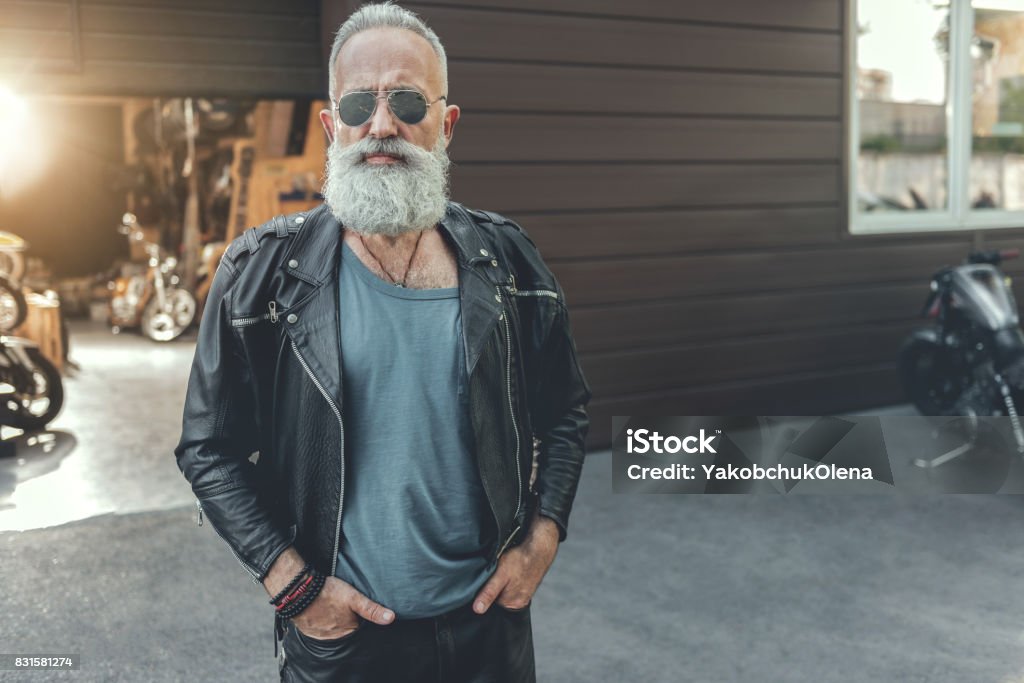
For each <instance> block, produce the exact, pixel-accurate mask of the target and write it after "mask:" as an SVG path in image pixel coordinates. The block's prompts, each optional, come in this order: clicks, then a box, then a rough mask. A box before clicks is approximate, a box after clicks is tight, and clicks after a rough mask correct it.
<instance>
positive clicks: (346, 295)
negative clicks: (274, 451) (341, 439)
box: [335, 243, 494, 618]
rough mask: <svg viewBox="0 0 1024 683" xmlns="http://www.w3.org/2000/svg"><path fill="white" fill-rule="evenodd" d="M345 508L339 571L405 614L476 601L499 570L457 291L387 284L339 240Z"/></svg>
mask: <svg viewBox="0 0 1024 683" xmlns="http://www.w3.org/2000/svg"><path fill="white" fill-rule="evenodd" d="M339 273H340V275H339V288H340V290H339V293H340V299H339V305H340V308H341V310H340V317H341V359H342V379H343V382H342V384H343V387H344V396H343V399H344V403H343V406H342V410H343V416H344V420H345V459H346V460H345V461H346V469H345V501H344V509H343V514H342V522H341V524H342V530H341V544H340V546H339V550H338V565H337V569H336V571H335V574H336V575H337V576H338V577H339V578H341V579H343V580H344V581H347V582H349V583H351V584H352V585H353V586H355V587H356V588H357V589H358V590H359V591H360V592H362V593H364V594H365V595H367V596H369V597H370V598H371V599H373V600H375V601H377V602H379V603H380V604H382V605H384V606H385V607H388V608H390V609H392V610H394V612H395V614H396V615H398V616H399V617H400V618H402V617H404V618H419V617H430V616H436V615H438V614H441V613H444V612H447V611H449V610H451V609H454V608H456V607H459V606H461V605H464V604H466V603H468V602H469V601H471V600H472V599H473V597H474V596H475V595H476V593H477V591H478V590H479V589H480V588H481V587H482V586H483V584H484V583H485V582H486V581H487V579H488V578H489V577H490V575H491V573H492V572H493V570H494V565H492V564H491V563H490V562H489V558H488V557H487V549H488V547H489V545H490V541H491V539H489V538H487V534H489V533H491V530H492V528H493V526H494V524H493V520H492V518H491V511H490V507H489V506H488V504H487V498H486V496H485V494H484V490H483V487H482V485H481V483H480V474H479V469H478V467H477V464H476V458H475V454H474V452H473V431H472V425H471V423H470V413H469V403H468V387H467V385H468V378H467V377H466V367H465V365H466V364H465V354H464V351H463V340H462V322H461V310H460V306H459V290H458V288H457V287H448V288H440V289H407V288H401V287H396V286H395V285H393V284H390V283H388V282H384V281H383V280H381V279H380V278H379V277H377V276H376V275H375V274H374V273H373V272H371V271H370V270H369V269H368V268H367V267H366V266H365V265H363V263H362V262H361V261H360V260H359V257H357V256H356V255H355V253H354V252H352V251H351V250H350V249H349V247H348V245H346V244H344V243H342V263H341V268H340V269H339Z"/></svg>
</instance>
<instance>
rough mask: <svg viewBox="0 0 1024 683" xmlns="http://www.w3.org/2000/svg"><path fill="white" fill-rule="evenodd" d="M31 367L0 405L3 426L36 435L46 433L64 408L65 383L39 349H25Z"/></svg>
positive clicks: (0, 421) (0, 419)
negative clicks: (47, 427)
mask: <svg viewBox="0 0 1024 683" xmlns="http://www.w3.org/2000/svg"><path fill="white" fill-rule="evenodd" d="M25 352H26V353H27V355H28V357H29V360H30V361H31V362H32V367H30V368H25V371H24V373H23V375H21V376H20V378H19V379H14V380H13V381H15V382H17V383H18V385H17V386H14V390H13V391H12V392H11V393H10V394H7V395H5V396H4V397H3V400H2V403H0V423H2V424H6V425H9V426H11V427H16V428H18V429H22V430H24V431H26V432H36V431H40V430H43V429H46V425H48V424H50V423H51V422H53V420H54V418H56V417H57V414H58V413H60V409H61V408H62V407H64V383H63V381H62V380H61V377H60V373H59V372H58V371H57V368H56V367H55V366H54V365H53V363H51V362H50V361H49V360H47V358H46V356H44V355H43V354H42V352H41V351H40V350H39V349H32V348H29V349H25Z"/></svg>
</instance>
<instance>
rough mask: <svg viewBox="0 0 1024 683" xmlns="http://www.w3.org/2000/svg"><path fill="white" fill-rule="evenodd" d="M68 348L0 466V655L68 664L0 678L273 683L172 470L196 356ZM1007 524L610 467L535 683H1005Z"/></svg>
mask: <svg viewBox="0 0 1024 683" xmlns="http://www.w3.org/2000/svg"><path fill="white" fill-rule="evenodd" d="M72 349H73V352H72V355H73V357H74V358H75V360H77V361H78V363H80V364H81V366H82V370H81V372H80V373H79V374H78V375H77V376H76V377H74V378H69V379H68V381H67V394H68V402H67V404H66V407H65V409H64V412H63V413H62V414H61V416H60V417H59V418H58V420H57V421H56V422H55V423H54V425H53V432H52V433H53V434H54V438H52V439H50V440H43V441H40V440H38V439H37V440H35V441H34V442H33V443H32V444H29V443H27V441H24V440H23V443H22V444H21V448H20V451H19V454H18V456H17V457H15V458H8V459H3V460H0V529H8V530H11V529H26V531H24V532H18V531H7V532H2V533H0V548H2V550H0V558H2V560H0V586H3V590H2V592H0V614H3V615H4V618H3V619H2V620H0V643H2V644H3V645H2V646H0V650H2V651H3V652H9V653H15V652H21V653H27V652H36V653H41V652H48V653H51V654H56V653H78V654H81V655H82V658H83V664H82V668H81V670H79V671H76V672H63V673H62V674H58V675H50V674H15V673H13V672H4V671H0V681H7V680H12V681H13V680H63V679H65V678H66V679H68V680H77V681H255V680H267V681H269V680H276V667H275V662H274V660H273V657H272V654H273V643H272V640H271V622H272V616H271V614H270V613H269V607H268V606H267V605H266V602H265V595H264V593H263V590H262V588H261V587H259V586H256V585H254V584H253V583H252V582H251V580H250V579H249V578H248V576H247V575H246V574H245V573H244V572H243V570H242V569H241V568H239V566H238V565H237V563H236V562H235V560H234V559H233V558H232V557H231V554H230V553H229V552H228V551H227V549H226V548H225V547H224V544H223V542H222V541H221V540H220V539H219V538H218V537H217V536H216V534H215V533H214V532H213V531H212V530H211V529H210V528H209V526H204V527H202V528H197V527H196V525H195V515H194V508H193V507H192V500H193V499H192V496H191V492H190V490H189V488H188V485H187V484H186V483H185V481H184V479H183V478H182V477H181V474H180V473H179V472H178V470H177V467H176V465H175V464H174V459H173V452H172V451H173V448H174V445H175V444H176V441H177V437H178V434H179V429H180V420H181V401H182V399H183V396H184V389H185V382H186V380H187V375H188V369H189V362H190V360H191V355H192V349H193V347H192V344H191V343H190V341H188V340H184V341H181V342H178V343H173V344H169V345H163V346H161V345H155V344H152V343H150V342H148V341H146V340H144V339H141V338H139V337H136V336H133V335H127V334H126V335H122V336H121V337H117V338H112V337H110V336H109V333H108V332H106V331H105V329H103V328H102V327H98V326H95V325H91V324H76V325H74V326H73V327H72ZM900 410H901V409H900V408H897V409H896V412H899V411H900ZM1022 512H1024V500H1022V499H1021V498H1020V497H1018V496H950V495H947V496H920V497H895V496H893V497H882V496H842V497H823V496H793V497H783V496H682V495H677V496H672V495H661V496H657V495H633V496H627V495H613V494H611V459H610V454H609V453H608V452H603V453H595V454H592V455H591V456H590V457H588V460H587V464H586V466H585V469H584V476H583V479H582V481H581V484H580V490H579V494H578V497H577V501H576V505H575V509H574V513H573V519H572V523H571V527H570V536H569V539H568V540H567V542H566V543H565V544H563V545H562V546H561V548H560V550H559V556H558V558H557V560H556V562H555V565H554V566H553V568H552V570H551V571H550V573H549V574H548V576H547V577H546V578H545V581H544V583H543V585H542V586H541V588H540V590H539V592H538V594H537V596H536V598H535V600H534V606H533V619H534V633H535V641H536V652H537V668H538V678H539V680H540V681H542V682H546V681H551V682H555V683H563V682H565V683H574V682H576V681H580V682H587V683H602V682H607V683H622V682H624V681H655V682H660V681H665V682H669V681H672V682H676V681H696V682H701V683H703V682H716V683H717V682H736V683H747V682H752V683H753V682H756V683H775V682H778V683H784V682H791V681H809V682H814V683H849V682H854V681H856V682H860V681H864V682H871V683H888V682H890V681H901V682H902V681H921V682H924V681H927V682H929V683H931V682H946V681H948V682H950V683H953V682H956V683H963V682H970V683H1022V682H1024V617H1022V616H1021V615H1024V593H1017V592H1016V588H1018V587H1020V586H1021V585H1022V582H1024V561H1022V552H1021V551H1020V550H1018V549H1019V548H1021V547H1024V525H1022V524H1021V523H1020V520H1019V519H1018V517H1017V516H1018V515H1021V514H1022ZM72 520H77V521H72ZM65 522H71V523H65ZM52 525H57V526H52ZM41 527H46V528H41Z"/></svg>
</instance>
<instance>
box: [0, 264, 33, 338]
mask: <svg viewBox="0 0 1024 683" xmlns="http://www.w3.org/2000/svg"><path fill="white" fill-rule="evenodd" d="M27 315H28V304H27V303H25V295H24V294H22V292H21V290H20V289H18V288H17V287H15V286H14V284H13V283H12V282H11V281H10V280H8V279H7V278H5V277H0V332H10V331H11V330H13V329H15V328H17V327H18V326H19V325H21V324H22V323H23V322H25V317H26V316H27Z"/></svg>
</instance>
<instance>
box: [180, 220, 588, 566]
mask: <svg viewBox="0 0 1024 683" xmlns="http://www.w3.org/2000/svg"><path fill="white" fill-rule="evenodd" d="M342 229H343V228H342V227H341V226H340V225H339V224H338V222H337V220H336V219H335V218H334V217H333V216H332V214H331V213H330V211H329V210H327V208H326V206H323V205H321V206H320V207H318V208H316V209H313V210H311V211H309V212H302V213H296V214H292V215H289V216H278V217H277V218H275V219H274V220H272V221H270V222H268V223H266V224H264V225H262V226H259V227H256V228H250V229H249V230H246V231H245V232H244V233H243V234H242V235H239V237H238V238H237V239H235V240H234V241H233V242H232V243H231V244H230V245H229V246H228V248H227V250H226V252H225V254H224V256H223V258H222V259H221V261H220V265H219V266H218V268H217V272H216V275H215V276H214V280H213V284H212V287H211V289H210V293H209V298H208V299H207V303H206V308H205V311H204V313H203V318H202V323H201V325H200V328H199V339H198V342H197V345H196V352H195V358H194V360H193V363H192V372H191V376H190V378H189V383H188V394H187V396H186V399H185V410H184V419H183V424H182V434H181V440H180V442H179V443H178V446H177V448H175V456H176V457H177V462H178V467H179V468H180V469H181V471H182V473H183V474H184V475H185V477H186V478H187V479H188V481H189V482H190V483H191V485H192V490H193V492H194V493H195V495H196V499H197V500H196V503H197V505H198V506H199V522H200V523H202V519H203V514H204V513H205V515H206V518H207V519H209V521H210V523H211V525H212V526H213V527H214V529H215V530H216V532H217V533H218V534H220V536H221V537H223V538H224V540H225V541H227V543H228V545H229V546H230V547H231V549H232V551H233V552H234V554H235V556H236V557H237V558H238V561H239V562H240V563H241V564H242V565H243V566H244V567H245V569H246V570H247V571H248V572H249V573H250V574H251V575H252V577H253V580H254V581H260V580H262V579H263V577H264V576H265V575H266V573H267V572H268V571H269V569H270V566H271V565H272V564H273V562H274V560H275V559H276V558H277V556H278V555H279V554H280V553H281V552H282V551H283V550H285V549H286V548H287V547H288V546H289V545H292V544H294V545H295V547H296V549H297V550H298V551H299V553H300V554H301V555H302V556H303V557H304V558H305V559H306V560H307V561H308V562H311V563H313V565H314V566H315V567H317V568H318V569H319V570H320V571H322V572H325V573H326V572H330V574H333V573H334V570H335V565H336V562H337V555H338V544H339V542H340V534H341V520H342V515H343V514H344V503H345V438H344V433H345V425H344V422H345V421H344V415H345V407H344V406H343V405H342V389H341V382H342V381H343V378H342V377H341V349H340V325H341V321H340V319H339V307H338V285H337V283H338V268H339V264H340V261H341V259H340V254H341V230H342ZM439 230H440V232H441V234H442V236H443V237H444V238H445V239H446V241H447V242H448V243H449V245H450V246H452V247H453V248H454V249H455V251H456V253H457V259H458V268H459V298H460V302H461V306H462V325H463V336H464V342H465V348H464V352H465V354H466V367H467V369H468V372H469V400H470V406H471V413H472V414H471V422H472V425H473V430H474V434H475V451H476V457H477V462H478V465H479V470H480V477H481V481H482V483H483V487H484V490H485V492H486V494H487V499H488V501H489V503H490V507H491V510H492V512H493V525H491V526H490V531H491V532H492V536H491V538H492V543H491V550H490V553H491V557H492V558H496V557H498V556H499V555H500V554H501V552H502V551H503V550H504V549H505V548H507V547H510V546H512V545H514V544H517V543H519V542H521V540H522V538H523V537H524V535H525V531H526V529H525V527H526V522H527V520H529V519H530V518H531V515H532V513H533V506H534V505H539V506H540V514H541V515H544V516H547V517H550V518H551V519H553V520H554V521H555V522H556V523H557V525H558V527H559V534H560V537H561V540H564V539H565V533H566V527H567V525H568V520H569V511H570V509H571V507H572V502H573V498H574V497H575V495H576V487H577V483H578V481H579V477H580V471H581V469H582V466H583V456H584V446H583V442H584V438H585V436H586V433H587V428H588V425H589V423H588V419H587V414H586V411H585V407H586V404H587V403H588V401H589V400H590V388H589V386H588V385H587V382H586V380H585V379H584V377H583V373H582V372H581V370H580V367H579V364H578V362H577V360H576V348H575V344H574V343H573V339H572V335H571V332H570V328H569V318H568V314H567V311H566V307H565V298H564V296H563V293H562V290H561V288H560V286H559V285H558V283H557V282H556V280H555V278H554V276H553V275H552V274H551V272H550V271H549V270H548V268H547V267H546V266H545V265H544V263H543V261H542V260H541V257H540V254H539V253H538V251H537V249H536V247H535V245H534V244H533V242H532V240H530V238H529V237H528V236H527V234H526V233H525V232H524V231H523V230H522V228H520V227H519V226H518V225H516V224H515V223H513V222H512V221H510V220H507V219H505V218H503V217H502V216H499V215H497V214H494V213H490V212H481V211H472V210H468V209H466V208H465V207H463V206H461V205H460V204H457V203H455V202H450V203H449V205H448V210H447V213H446V216H445V218H444V219H443V220H442V222H441V223H440V224H439ZM534 460H536V463H535V464H536V468H535V470H536V476H535V481H531V480H532V479H533V477H531V472H532V470H533V469H534V467H533V466H534ZM387 503H388V502H387V501H382V502H381V504H383V505H386V504H387ZM453 523H458V521H457V520H453Z"/></svg>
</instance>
